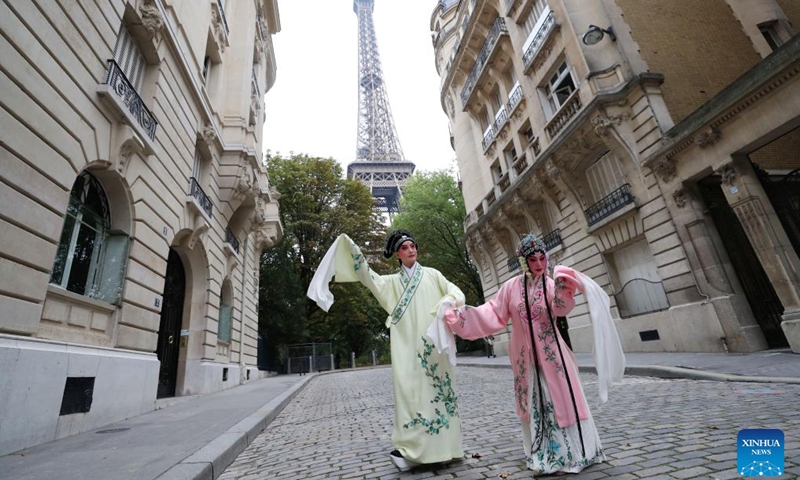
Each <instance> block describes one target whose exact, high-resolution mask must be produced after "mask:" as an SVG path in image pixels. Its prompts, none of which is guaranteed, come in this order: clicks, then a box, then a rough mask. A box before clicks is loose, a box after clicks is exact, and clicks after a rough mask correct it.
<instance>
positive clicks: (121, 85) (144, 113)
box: [98, 60, 158, 153]
mask: <svg viewBox="0 0 800 480" xmlns="http://www.w3.org/2000/svg"><path fill="white" fill-rule="evenodd" d="M98 93H100V94H101V95H107V96H108V97H111V100H113V103H114V104H115V105H116V106H117V108H119V109H120V110H121V111H122V113H123V114H125V116H126V117H128V118H130V119H131V120H132V122H130V123H131V126H132V127H133V129H134V130H136V131H137V132H138V133H140V134H141V135H142V136H145V137H146V138H145V139H144V140H145V142H147V140H149V142H147V143H149V146H150V147H151V148H150V149H151V150H152V149H153V147H154V143H153V142H155V139H156V127H158V122H157V121H156V119H155V117H153V114H152V113H151V112H150V110H148V109H147V107H146V106H145V104H144V102H143V101H142V98H141V97H140V96H139V93H138V92H137V91H136V89H135V88H133V85H132V84H131V82H130V81H129V80H128V78H127V77H126V76H125V73H123V71H122V68H121V67H120V66H119V65H118V64H117V62H115V61H114V60H109V61H108V73H107V74H106V82H105V84H103V85H101V86H99V87H98ZM151 153H152V152H151Z"/></svg>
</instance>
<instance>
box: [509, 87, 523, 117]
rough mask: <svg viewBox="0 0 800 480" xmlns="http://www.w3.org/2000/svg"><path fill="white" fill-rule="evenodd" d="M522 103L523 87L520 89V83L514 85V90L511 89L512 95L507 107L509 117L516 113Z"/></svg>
mask: <svg viewBox="0 0 800 480" xmlns="http://www.w3.org/2000/svg"><path fill="white" fill-rule="evenodd" d="M521 102H522V87H520V85H519V83H515V84H514V88H512V89H511V93H510V94H509V95H508V105H507V106H506V112H507V114H508V115H511V114H513V113H514V110H516V108H517V106H519V104H520V103H521Z"/></svg>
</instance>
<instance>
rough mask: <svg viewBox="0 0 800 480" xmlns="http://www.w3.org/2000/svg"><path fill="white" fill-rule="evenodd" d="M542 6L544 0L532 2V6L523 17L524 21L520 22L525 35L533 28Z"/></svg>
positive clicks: (540, 13)
mask: <svg viewBox="0 0 800 480" xmlns="http://www.w3.org/2000/svg"><path fill="white" fill-rule="evenodd" d="M544 8H545V0H536V1H535V2H533V6H531V9H530V11H529V12H528V16H527V17H525V21H524V22H523V24H522V30H523V32H525V36H526V37H527V36H528V35H530V33H531V30H533V27H534V25H536V21H537V20H539V17H540V16H541V15H542V12H543V11H544Z"/></svg>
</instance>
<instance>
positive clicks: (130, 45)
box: [114, 25, 147, 94]
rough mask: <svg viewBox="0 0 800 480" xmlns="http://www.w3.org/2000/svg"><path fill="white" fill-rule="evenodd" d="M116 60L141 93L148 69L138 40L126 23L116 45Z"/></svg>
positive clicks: (134, 87) (121, 29)
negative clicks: (137, 42)
mask: <svg viewBox="0 0 800 480" xmlns="http://www.w3.org/2000/svg"><path fill="white" fill-rule="evenodd" d="M114 61H115V62H117V65H119V67H120V68H121V69H122V73H124V74H125V77H126V78H127V79H128V82H130V84H131V85H132V86H133V89H134V90H136V92H137V93H139V94H141V92H142V84H143V83H144V74H145V70H146V69H147V62H145V59H144V55H142V52H141V50H139V47H138V45H137V44H136V40H135V39H134V38H133V35H131V32H130V31H129V30H128V28H127V27H126V26H125V25H122V27H121V28H120V29H119V35H117V44H116V45H115V46H114Z"/></svg>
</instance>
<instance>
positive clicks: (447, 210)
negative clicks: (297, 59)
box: [392, 170, 485, 351]
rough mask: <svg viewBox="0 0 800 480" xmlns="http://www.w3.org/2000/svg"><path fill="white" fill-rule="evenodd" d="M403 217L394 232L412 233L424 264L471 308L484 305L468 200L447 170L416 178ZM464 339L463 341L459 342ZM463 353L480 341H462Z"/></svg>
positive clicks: (405, 199) (405, 194)
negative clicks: (470, 241)
mask: <svg viewBox="0 0 800 480" xmlns="http://www.w3.org/2000/svg"><path fill="white" fill-rule="evenodd" d="M400 212H401V213H400V214H398V215H397V216H395V218H394V221H393V222H392V229H398V228H404V229H407V230H410V231H411V232H412V233H413V234H414V236H415V237H416V239H417V244H418V245H419V261H420V263H421V264H423V265H425V266H428V267H432V268H435V269H437V270H439V271H440V272H442V274H443V275H444V276H445V277H447V279H448V280H450V281H451V282H453V283H455V284H456V285H458V287H459V288H461V290H462V291H463V292H464V296H465V297H466V301H467V303H468V304H470V305H480V304H482V303H484V301H485V298H484V296H483V286H482V285H481V278H480V275H479V274H478V269H477V268H476V267H475V264H474V263H473V261H472V259H471V258H470V256H469V253H468V252H467V246H466V243H465V238H464V217H465V216H466V213H467V212H466V209H465V208H464V199H463V197H462V196H461V192H460V191H459V189H458V185H457V184H456V181H455V179H453V177H452V176H451V175H450V172H448V171H446V170H440V171H436V172H424V173H417V174H415V175H413V176H412V177H411V178H410V179H409V180H408V182H407V183H406V185H405V188H404V189H403V198H402V199H401V200H400ZM459 340H460V339H459ZM458 343H459V345H458V346H459V350H462V351H463V350H472V349H475V348H480V346H481V345H482V344H481V343H480V342H463V341H459V342H458Z"/></svg>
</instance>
